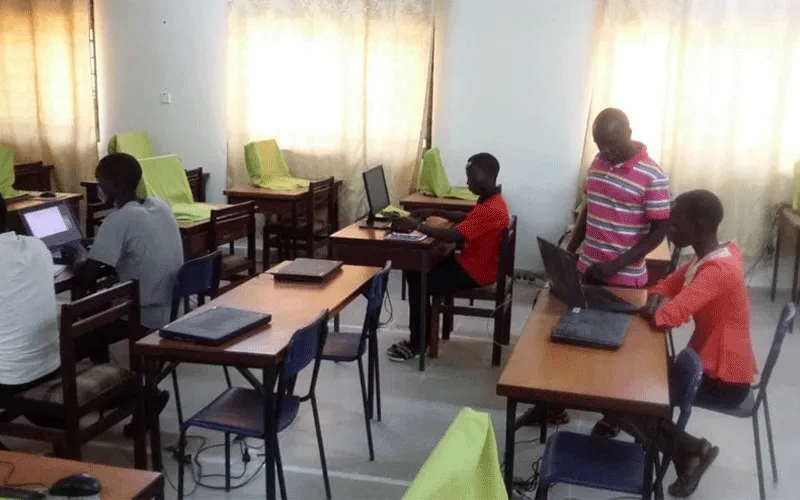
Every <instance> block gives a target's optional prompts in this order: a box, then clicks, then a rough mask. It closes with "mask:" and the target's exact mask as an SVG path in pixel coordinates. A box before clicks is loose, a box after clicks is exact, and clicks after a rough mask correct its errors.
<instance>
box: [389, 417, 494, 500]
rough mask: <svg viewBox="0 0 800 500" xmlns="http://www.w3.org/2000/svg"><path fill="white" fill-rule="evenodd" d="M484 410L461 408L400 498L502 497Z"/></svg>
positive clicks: (473, 499)
mask: <svg viewBox="0 0 800 500" xmlns="http://www.w3.org/2000/svg"><path fill="white" fill-rule="evenodd" d="M507 498H508V496H507V495H506V489H505V485H504V483H503V475H502V474H501V473H500V463H499V461H498V457H497V443H496V442H495V439H494V429H493V428H492V421H491V420H490V419H489V415H488V414H487V413H482V412H477V411H475V410H473V409H471V408H463V409H462V410H461V411H460V412H459V413H458V415H457V416H456V418H455V420H454V421H453V423H452V424H450V428H448V429H447V432H446V433H445V435H444V436H443V437H442V439H441V440H440V441H439V443H438V444H437V445H436V448H434V449H433V452H432V453H431V454H430V456H429V457H428V459H427V460H426V461H425V463H424V464H423V465H422V468H421V469H420V471H419V473H417V477H415V478H414V482H413V483H411V486H410V487H409V488H408V491H406V493H405V495H403V500H425V499H431V500H433V499H436V500H501V499H502V500H505V499H507Z"/></svg>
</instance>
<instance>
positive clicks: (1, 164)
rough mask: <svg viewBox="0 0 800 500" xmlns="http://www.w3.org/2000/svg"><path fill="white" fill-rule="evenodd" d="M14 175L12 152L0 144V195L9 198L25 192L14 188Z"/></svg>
mask: <svg viewBox="0 0 800 500" xmlns="http://www.w3.org/2000/svg"><path fill="white" fill-rule="evenodd" d="M15 181H16V176H15V174H14V152H13V151H11V149H10V148H7V147H6V146H3V145H2V144H0V196H2V197H3V199H5V200H10V199H12V198H16V197H18V196H21V195H23V194H25V193H24V192H22V191H17V190H16V189H14V182H15Z"/></svg>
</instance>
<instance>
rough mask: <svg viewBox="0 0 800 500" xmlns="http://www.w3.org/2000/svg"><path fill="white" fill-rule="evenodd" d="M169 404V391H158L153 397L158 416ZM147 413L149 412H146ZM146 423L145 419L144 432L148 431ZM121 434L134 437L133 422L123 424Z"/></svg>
mask: <svg viewBox="0 0 800 500" xmlns="http://www.w3.org/2000/svg"><path fill="white" fill-rule="evenodd" d="M168 402H169V391H158V394H157V395H156V397H155V410H156V414H157V415H160V414H161V412H162V411H164V408H165V407H166V406H167V403H168ZM148 411H149V410H148ZM147 423H148V421H147V420H146V419H145V432H147V431H149V429H147ZM122 433H123V434H124V435H125V437H128V438H132V437H133V435H134V425H133V422H130V423H128V424H125V427H123V428H122Z"/></svg>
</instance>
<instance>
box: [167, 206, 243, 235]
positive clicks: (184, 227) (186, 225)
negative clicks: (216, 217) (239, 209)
mask: <svg viewBox="0 0 800 500" xmlns="http://www.w3.org/2000/svg"><path fill="white" fill-rule="evenodd" d="M198 203H201V202H198ZM205 205H211V208H212V209H214V208H228V207H230V206H231V205H228V204H227V203H205ZM210 220H211V219H203V220H196V221H191V222H188V221H178V227H179V228H180V229H181V230H182V231H184V230H189V229H195V228H198V227H200V226H202V225H204V224H208V223H209V221H210Z"/></svg>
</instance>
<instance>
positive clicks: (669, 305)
mask: <svg viewBox="0 0 800 500" xmlns="http://www.w3.org/2000/svg"><path fill="white" fill-rule="evenodd" d="M676 274H677V273H676ZM730 278H731V277H730V276H728V275H727V273H725V271H724V270H721V269H718V268H716V266H714V265H713V264H711V265H708V264H707V265H705V266H703V267H702V268H701V269H699V270H698V271H697V274H696V275H695V276H694V278H693V279H692V282H691V283H689V284H688V285H687V286H685V287H682V288H681V290H680V291H679V292H678V293H677V294H676V295H675V296H674V297H673V298H671V299H666V300H665V302H663V305H662V306H661V307H659V308H658V310H656V311H655V314H654V315H653V323H654V324H655V325H656V326H658V327H660V328H663V327H674V326H680V325H682V324H684V323H686V322H687V321H689V320H690V319H691V318H692V316H693V315H694V313H696V312H697V311H699V310H700V309H702V308H703V307H705V306H706V305H707V304H708V303H709V302H711V301H712V300H714V299H715V298H717V297H718V296H719V295H720V294H722V293H725V289H726V285H727V284H729V283H732V282H733V281H732V279H730Z"/></svg>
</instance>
